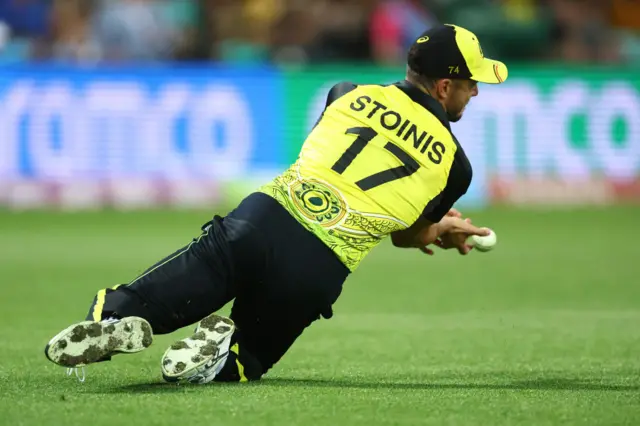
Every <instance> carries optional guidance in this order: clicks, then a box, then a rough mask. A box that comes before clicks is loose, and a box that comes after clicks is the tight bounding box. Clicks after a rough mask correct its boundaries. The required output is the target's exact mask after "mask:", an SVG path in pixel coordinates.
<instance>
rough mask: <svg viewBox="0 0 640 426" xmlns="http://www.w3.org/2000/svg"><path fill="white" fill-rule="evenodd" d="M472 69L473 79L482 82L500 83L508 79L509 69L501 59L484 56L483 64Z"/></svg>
mask: <svg viewBox="0 0 640 426" xmlns="http://www.w3.org/2000/svg"><path fill="white" fill-rule="evenodd" d="M469 71H471V80H475V81H478V82H480V83H488V84H500V83H504V82H505V81H507V78H508V77H509V70H508V69H507V66H506V65H505V64H503V63H502V62H500V61H496V60H493V59H489V58H484V59H483V60H482V63H481V65H480V66H479V67H478V68H476V69H473V70H469Z"/></svg>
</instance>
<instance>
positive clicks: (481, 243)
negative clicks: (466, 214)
mask: <svg viewBox="0 0 640 426" xmlns="http://www.w3.org/2000/svg"><path fill="white" fill-rule="evenodd" d="M489 231H490V232H491V233H490V234H489V235H487V236H486V237H481V236H479V235H472V236H471V241H469V244H470V245H472V246H473V248H474V249H475V250H478V251H481V252H487V251H491V250H493V247H494V246H495V245H496V243H497V242H498V238H497V237H496V233H495V232H493V230H491V229H489Z"/></svg>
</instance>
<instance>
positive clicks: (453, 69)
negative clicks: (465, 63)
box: [449, 65, 460, 74]
mask: <svg viewBox="0 0 640 426" xmlns="http://www.w3.org/2000/svg"><path fill="white" fill-rule="evenodd" d="M453 73H456V74H460V68H458V66H457V65H456V66H450V67H449V74H453Z"/></svg>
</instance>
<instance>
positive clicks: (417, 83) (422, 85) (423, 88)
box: [407, 77, 447, 112]
mask: <svg viewBox="0 0 640 426" xmlns="http://www.w3.org/2000/svg"><path fill="white" fill-rule="evenodd" d="M407 81H408V82H409V83H411V84H413V85H414V86H416V87H417V88H418V89H420V91H422V92H424V93H426V94H427V95H429V96H431V97H432V98H433V99H435V100H436V101H437V102H438V103H439V104H440V105H442V108H443V109H444V111H445V112H447V107H446V105H445V104H444V102H442V101H441V100H440V99H438V98H437V97H435V96H433V94H432V93H431V90H430V89H429V88H428V87H427V86H425V85H424V84H422V83H419V82H417V81H415V80H414V79H411V78H409V77H407Z"/></svg>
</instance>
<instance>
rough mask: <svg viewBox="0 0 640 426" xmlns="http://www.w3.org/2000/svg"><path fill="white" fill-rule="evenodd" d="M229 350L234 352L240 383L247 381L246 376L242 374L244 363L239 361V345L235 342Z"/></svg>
mask: <svg viewBox="0 0 640 426" xmlns="http://www.w3.org/2000/svg"><path fill="white" fill-rule="evenodd" d="M230 351H231V352H233V353H234V354H236V365H237V366H238V374H239V375H240V383H242V382H248V381H249V379H247V376H245V375H244V365H242V364H241V363H240V346H238V344H237V343H236V344H235V345H233V346H231V349H230Z"/></svg>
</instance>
